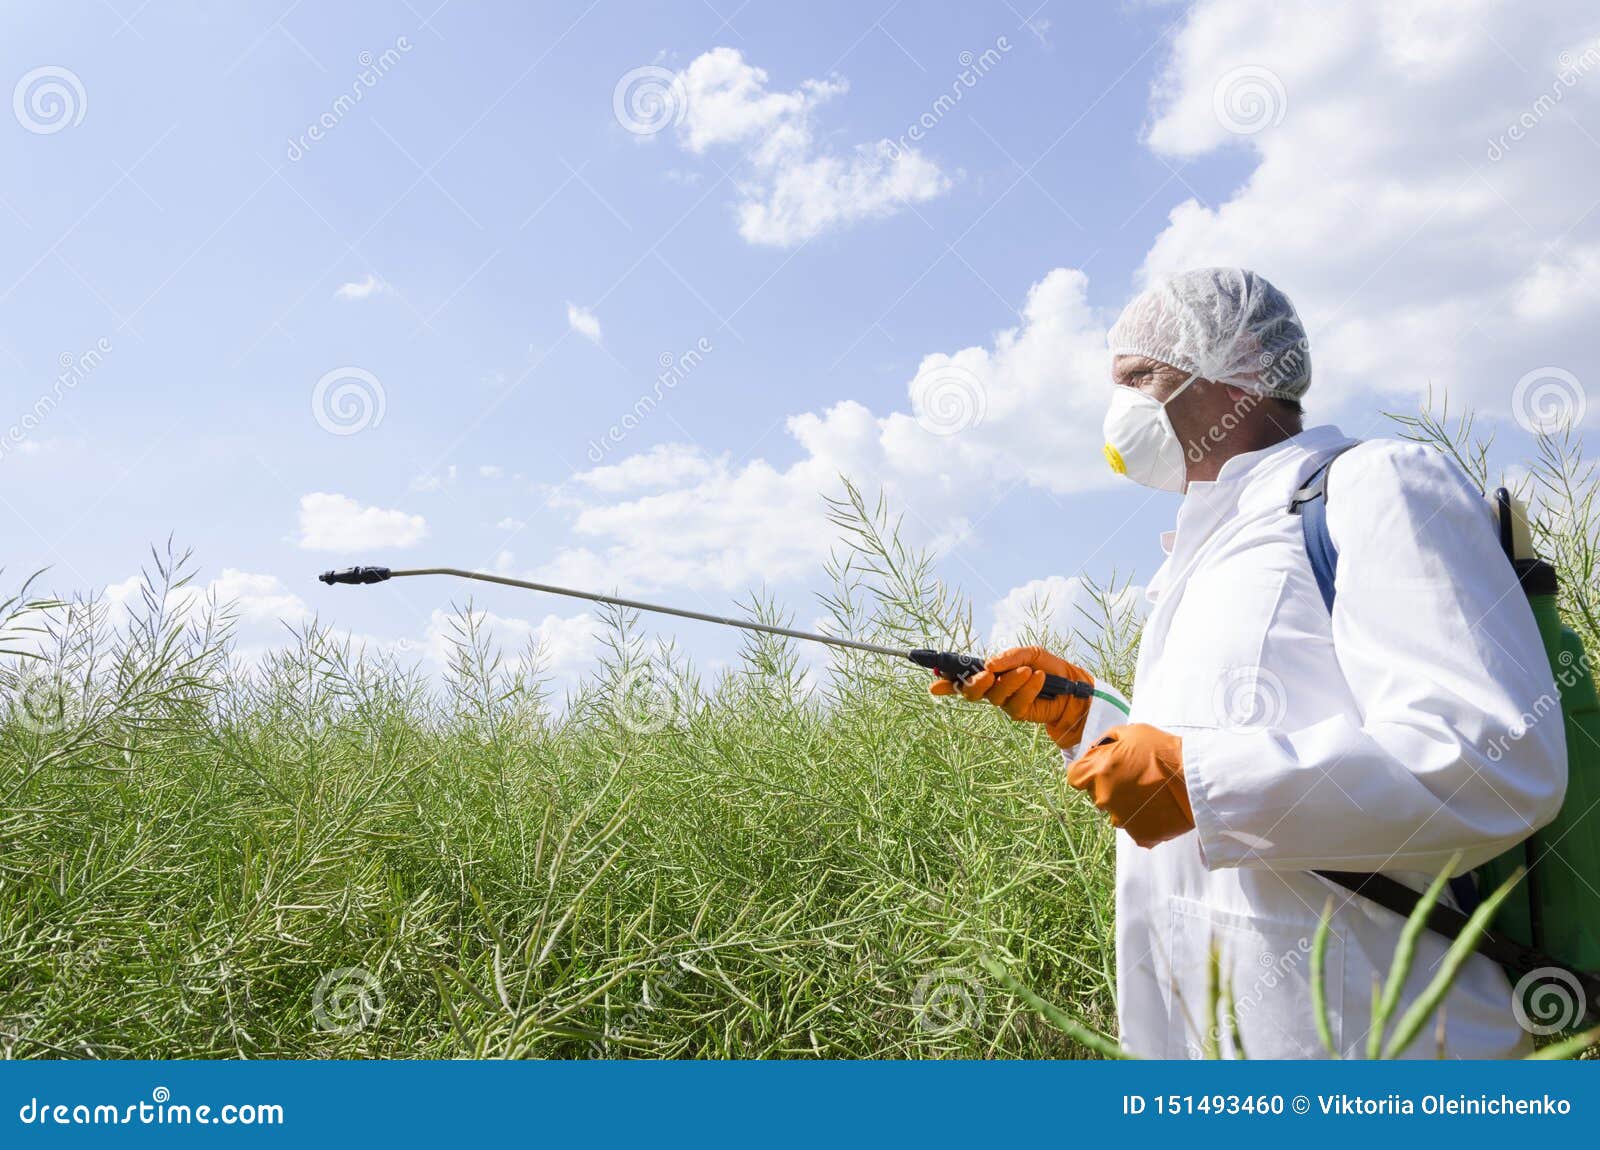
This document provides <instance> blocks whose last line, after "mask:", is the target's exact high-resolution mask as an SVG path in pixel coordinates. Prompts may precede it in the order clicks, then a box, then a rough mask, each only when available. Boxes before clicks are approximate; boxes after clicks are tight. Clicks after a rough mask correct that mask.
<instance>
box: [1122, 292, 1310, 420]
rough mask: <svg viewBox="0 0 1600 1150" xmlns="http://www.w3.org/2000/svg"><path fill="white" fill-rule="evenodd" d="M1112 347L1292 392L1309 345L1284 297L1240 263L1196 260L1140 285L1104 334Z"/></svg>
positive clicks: (1299, 388) (1267, 390)
mask: <svg viewBox="0 0 1600 1150" xmlns="http://www.w3.org/2000/svg"><path fill="white" fill-rule="evenodd" d="M1107 339H1108V341H1109V343H1110V344H1111V354H1112V355H1142V356H1146V357H1148V358H1150V359H1154V360H1159V361H1160V362H1161V363H1165V364H1169V365H1170V366H1172V367H1175V368H1177V369H1178V370H1179V371H1185V372H1189V373H1190V374H1192V375H1196V376H1198V377H1200V378H1201V379H1209V380H1213V381H1214V382H1217V383H1229V384H1232V385H1233V386H1234V387H1238V388H1242V389H1244V390H1245V391H1251V392H1255V393H1256V394H1257V395H1269V396H1273V397H1274V398H1277V399H1292V400H1299V398H1300V397H1301V396H1302V395H1304V394H1305V393H1306V388H1308V387H1310V386H1311V348H1310V344H1309V343H1308V342H1307V340H1306V329H1305V327H1304V326H1303V325H1302V324H1301V323H1300V317H1299V315H1297V314H1296V313H1295V310H1294V305H1293V304H1292V303H1290V302H1289V297H1288V296H1286V295H1284V294H1283V293H1282V292H1281V291H1279V290H1278V289H1277V288H1275V287H1273V286H1272V285H1271V284H1270V283H1268V282H1267V280H1266V278H1265V277H1264V276H1259V275H1257V274H1256V273H1255V272H1252V271H1247V270H1246V269H1244V268H1195V269H1193V270H1192V271H1186V272H1182V273H1180V274H1178V275H1175V276H1173V277H1172V278H1171V279H1169V280H1166V281H1164V282H1162V283H1159V284H1157V285H1156V286H1154V287H1152V288H1148V289H1146V290H1145V291H1144V292H1141V293H1140V294H1139V295H1138V296H1136V297H1135V298H1134V300H1133V302H1132V303H1130V304H1128V306H1127V307H1125V308H1124V309H1123V310H1122V315H1121V316H1119V317H1118V318H1117V322H1116V323H1115V324H1113V325H1112V327H1111V332H1110V334H1109V335H1108V337H1107Z"/></svg>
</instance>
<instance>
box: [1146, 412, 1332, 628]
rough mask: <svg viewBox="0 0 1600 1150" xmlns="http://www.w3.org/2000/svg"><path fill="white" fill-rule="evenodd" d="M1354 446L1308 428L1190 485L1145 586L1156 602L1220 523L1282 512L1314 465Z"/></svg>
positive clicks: (1235, 459) (1326, 429)
mask: <svg viewBox="0 0 1600 1150" xmlns="http://www.w3.org/2000/svg"><path fill="white" fill-rule="evenodd" d="M1353 442H1354V440H1352V439H1350V438H1349V437H1348V436H1346V435H1345V434H1344V433H1343V432H1342V431H1340V430H1339V429H1338V428H1337V427H1333V426H1331V425H1327V426H1322V427H1310V428H1307V429H1306V430H1304V431H1302V432H1300V433H1299V434H1298V435H1293V436H1290V437H1289V438H1288V439H1285V440H1283V441H1281V442H1279V443H1274V444H1273V445H1272V446H1270V447H1263V448H1262V449H1261V450H1259V451H1248V452H1245V453H1244V454H1242V455H1235V456H1234V457H1233V458H1231V459H1229V460H1228V461H1227V462H1226V463H1224V464H1223V465H1222V468H1221V470H1220V471H1219V472H1218V473H1217V478H1216V479H1215V480H1209V481H1198V482H1195V483H1191V484H1189V488H1188V490H1187V491H1186V492H1185V493H1184V497H1183V504H1182V505H1181V506H1180V507H1179V508H1178V521H1177V524H1176V528H1175V530H1173V531H1169V532H1165V533H1163V534H1162V536H1161V549H1162V550H1163V551H1165V552H1166V553H1167V561H1166V562H1165V563H1163V564H1162V565H1161V570H1160V571H1158V572H1156V575H1155V577H1154V578H1152V579H1151V580H1150V583H1149V585H1148V591H1147V593H1148V595H1149V596H1150V598H1151V600H1152V601H1154V600H1156V599H1157V598H1158V597H1159V596H1160V594H1161V593H1162V592H1163V591H1164V590H1165V588H1166V585H1167V584H1168V583H1169V582H1170V581H1171V580H1172V578H1173V576H1174V573H1175V572H1179V571H1183V570H1185V569H1186V568H1187V567H1188V566H1189V562H1190V560H1191V559H1192V558H1193V557H1194V555H1195V554H1196V552H1198V551H1199V549H1200V547H1201V545H1202V544H1204V543H1205V542H1206V540H1208V539H1209V538H1210V537H1211V536H1212V534H1213V533H1215V531H1216V530H1217V528H1218V527H1220V526H1221V525H1222V524H1223V523H1225V522H1227V521H1228V520H1229V519H1232V518H1236V517H1238V516H1253V515H1259V514H1263V513H1268V512H1271V511H1272V510H1274V509H1277V508H1287V507H1288V506H1289V501H1290V500H1291V499H1292V498H1293V496H1294V493H1295V491H1296V490H1298V489H1299V487H1300V486H1301V485H1302V484H1303V483H1304V482H1305V480H1306V478H1307V477H1308V476H1309V475H1310V474H1311V472H1312V471H1314V470H1316V467H1317V465H1318V463H1319V462H1320V461H1321V460H1323V459H1325V458H1327V457H1328V456H1329V455H1331V454H1333V453H1334V452H1335V451H1337V450H1338V449H1340V448H1342V447H1344V446H1345V445H1346V444H1350V443H1353Z"/></svg>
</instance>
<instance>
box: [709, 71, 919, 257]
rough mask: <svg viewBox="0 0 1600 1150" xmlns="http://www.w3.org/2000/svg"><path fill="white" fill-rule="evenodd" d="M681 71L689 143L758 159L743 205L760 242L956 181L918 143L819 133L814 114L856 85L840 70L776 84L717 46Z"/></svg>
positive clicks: (909, 199) (884, 209)
mask: <svg viewBox="0 0 1600 1150" xmlns="http://www.w3.org/2000/svg"><path fill="white" fill-rule="evenodd" d="M678 80H679V82H680V83H681V86H682V87H681V91H682V93H683V102H684V105H683V106H684V115H683V120H682V123H681V124H680V125H679V132H678V138H679V142H680V143H681V144H682V145H683V147H684V148H685V149H687V150H688V151H690V152H692V153H694V154H697V155H698V154H701V153H704V152H705V151H707V150H709V149H711V148H721V147H737V148H740V149H742V150H743V151H744V153H745V156H746V158H747V159H748V161H749V172H750V177H749V178H747V179H744V180H742V181H741V183H740V201H739V207H738V211H739V234H740V235H741V236H743V237H744V238H745V239H746V240H748V241H749V242H751V243H756V244H773V245H776V246H779V247H793V246H794V245H796V244H799V243H803V242H805V241H806V240H809V239H811V238H812V237H813V236H817V235H820V234H822V233H823V232H825V231H829V230H832V229H834V228H840V227H846V226H849V225H850V224H853V223H856V222H858V221H860V220H864V219H870V218H874V217H881V216H889V215H893V214H894V213H895V212H896V211H897V210H899V208H900V207H901V206H902V205H903V204H906V203H918V202H921V201H924V200H929V199H932V198H933V197H935V196H937V195H940V194H941V193H943V192H944V191H945V190H946V189H947V188H949V186H950V181H949V179H948V178H947V177H946V176H945V175H944V173H943V172H941V171H940V170H939V166H938V165H937V164H935V163H934V162H933V161H931V160H929V159H927V158H926V157H924V156H923V155H922V154H921V153H920V152H918V151H916V150H915V149H914V148H906V149H903V150H902V149H898V148H896V147H895V146H894V145H893V144H891V143H890V142H889V141H888V140H879V141H877V142H876V143H871V144H861V145H858V146H857V147H855V148H853V149H850V150H849V151H846V152H839V151H834V150H831V149H830V148H829V147H828V146H826V145H825V144H823V143H821V142H819V140H818V134H817V131H816V129H815V127H814V126H813V124H812V116H813V113H814V111H815V110H816V108H817V107H818V106H819V105H820V104H822V103H824V102H826V101H827V100H829V99H831V98H833V97H834V96H837V95H840V94H841V93H843V92H845V91H846V90H847V88H848V85H847V84H846V83H845V82H844V81H843V80H842V79H839V78H837V77H834V78H830V79H827V80H806V81H805V82H804V83H802V84H801V86H800V87H799V88H798V89H796V90H795V91H793V92H774V91H771V90H769V89H768V87H767V73H766V72H765V71H764V70H763V69H761V68H757V67H755V66H754V65H751V64H747V63H746V62H745V60H744V56H743V54H742V53H740V52H739V51H738V49H736V48H713V49H712V50H711V51H709V52H706V53H704V54H703V55H701V56H698V57H696V58H695V59H694V60H693V61H691V62H690V64H689V66H688V67H687V68H686V69H684V70H683V72H681V73H679V75H678Z"/></svg>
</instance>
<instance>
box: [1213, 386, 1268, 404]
mask: <svg viewBox="0 0 1600 1150" xmlns="http://www.w3.org/2000/svg"><path fill="white" fill-rule="evenodd" d="M1222 390H1223V393H1224V394H1225V395H1227V397H1228V403H1229V405H1231V406H1232V407H1234V408H1236V409H1237V408H1238V407H1240V406H1241V405H1242V404H1247V403H1254V402H1258V401H1259V400H1260V398H1261V397H1260V396H1259V395H1257V394H1256V393H1255V392H1253V391H1246V390H1245V389H1244V388H1242V387H1234V386H1233V384H1231V383H1225V384H1223V385H1222Z"/></svg>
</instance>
